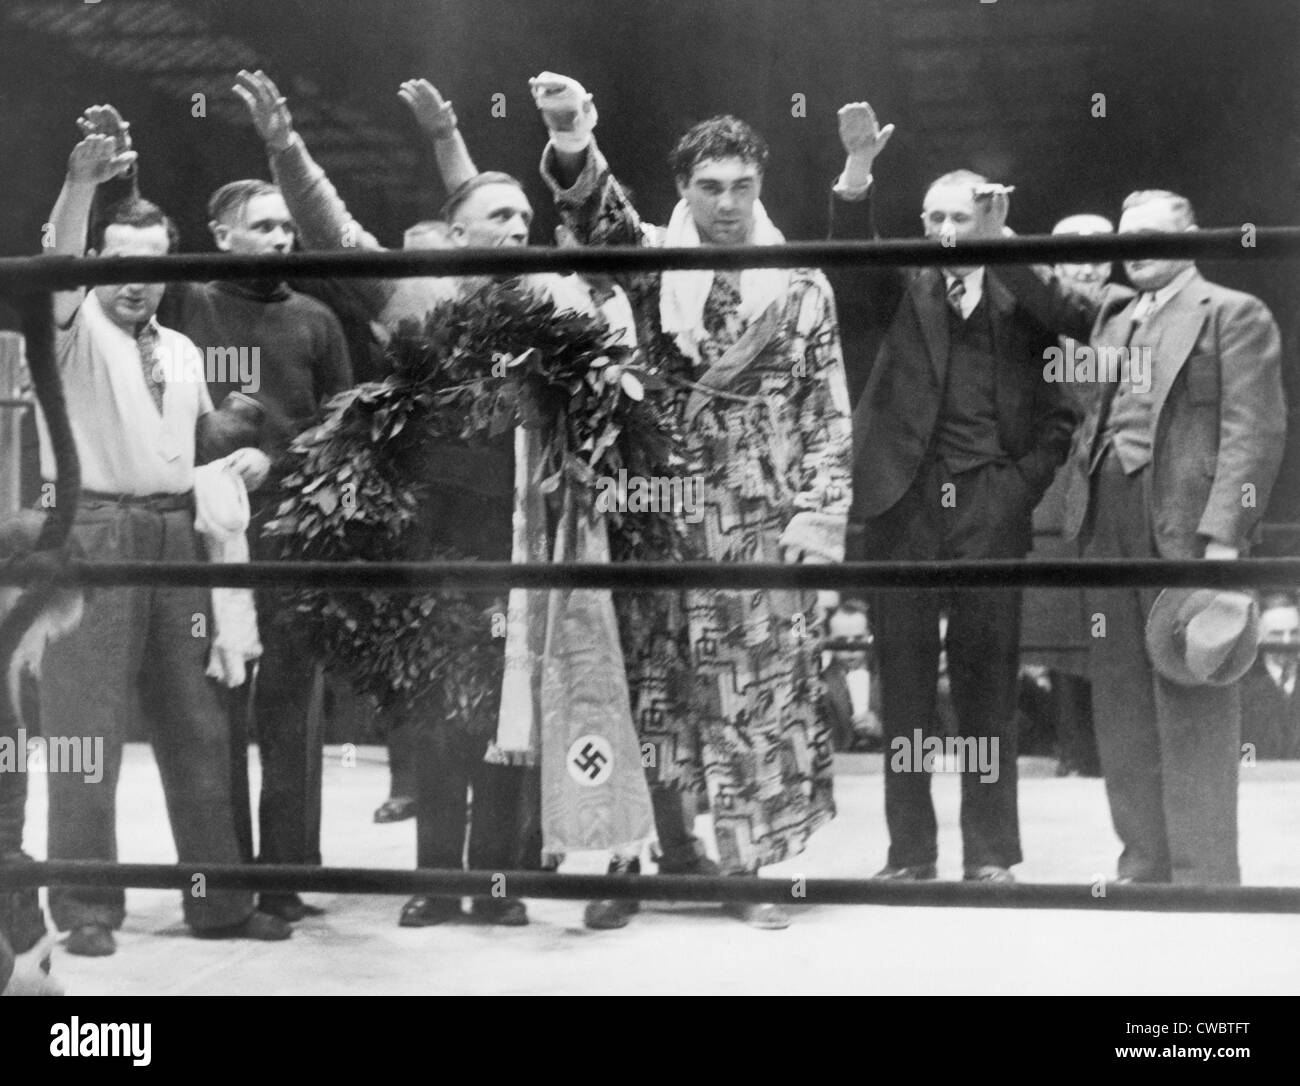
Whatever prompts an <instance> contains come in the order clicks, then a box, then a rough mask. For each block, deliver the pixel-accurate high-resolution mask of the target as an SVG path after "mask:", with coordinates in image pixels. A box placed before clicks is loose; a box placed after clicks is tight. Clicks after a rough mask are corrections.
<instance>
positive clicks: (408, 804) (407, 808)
mask: <svg viewBox="0 0 1300 1086" xmlns="http://www.w3.org/2000/svg"><path fill="white" fill-rule="evenodd" d="M414 817H415V800H413V799H412V798H411V797H410V796H390V797H389V798H388V799H386V800H384V802H383V803H381V804H380V805H379V806H378V807H377V808H375V821H376V822H405V821H406V820H407V819H408V818H414Z"/></svg>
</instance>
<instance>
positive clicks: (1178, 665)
mask: <svg viewBox="0 0 1300 1086" xmlns="http://www.w3.org/2000/svg"><path fill="white" fill-rule="evenodd" d="M1147 651H1148V652H1150V654H1151V662H1152V664H1153V665H1154V666H1155V669H1156V670H1157V671H1158V672H1160V674H1161V675H1163V676H1164V677H1165V678H1166V679H1168V680H1169V681H1170V682H1174V683H1178V684H1179V685H1180V686H1228V685H1229V684H1231V683H1234V682H1236V681H1237V680H1238V679H1240V678H1241V677H1242V676H1243V675H1244V674H1246V672H1247V671H1249V670H1250V665H1251V664H1253V663H1254V662H1255V654H1256V653H1257V652H1258V651H1259V602H1258V600H1256V599H1255V597H1254V596H1253V595H1251V594H1250V593H1249V592H1227V591H1219V590H1217V589H1213V588H1166V589H1165V590H1164V591H1163V592H1161V593H1160V595H1159V596H1158V597H1157V598H1156V602H1155V604H1154V606H1152V608H1151V614H1150V615H1149V616H1148V617H1147Z"/></svg>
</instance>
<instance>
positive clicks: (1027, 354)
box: [831, 198, 1078, 560]
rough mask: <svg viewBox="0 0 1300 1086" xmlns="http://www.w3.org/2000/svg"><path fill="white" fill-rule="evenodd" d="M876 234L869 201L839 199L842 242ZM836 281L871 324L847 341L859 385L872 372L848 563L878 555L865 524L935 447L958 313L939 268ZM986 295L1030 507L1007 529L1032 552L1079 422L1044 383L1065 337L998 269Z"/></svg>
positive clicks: (1002, 417) (861, 404)
mask: <svg viewBox="0 0 1300 1086" xmlns="http://www.w3.org/2000/svg"><path fill="white" fill-rule="evenodd" d="M875 236H876V230H875V226H874V223H873V221H872V213H871V201H870V199H869V198H868V199H866V200H862V201H856V202H854V201H848V200H842V199H839V198H833V199H832V203H831V237H832V238H834V239H837V240H850V239H858V240H862V239H870V238H873V237H875ZM831 281H832V285H833V286H834V289H835V292H836V299H837V305H839V306H842V307H843V306H847V305H850V304H852V305H854V306H856V307H857V310H856V311H857V313H858V319H859V322H860V323H859V324H858V325H857V326H856V327H854V329H853V334H854V342H853V343H850V341H849V339H848V337H847V336H846V337H845V340H844V350H845V362H846V367H847V368H848V369H849V372H850V373H851V374H853V375H854V376H855V377H856V378H857V380H861V374H862V372H863V370H864V369H869V373H868V376H867V377H866V382H865V388H864V390H863V392H862V395H861V399H860V400H859V401H858V403H857V406H856V407H855V409H854V415H853V445H854V448H853V464H854V471H853V505H852V508H851V509H850V511H849V529H848V538H847V541H846V554H845V557H846V559H849V560H852V559H861V558H865V557H868V556H867V555H866V554H864V553H863V548H862V539H861V534H862V525H863V523H864V522H865V521H867V520H869V519H871V518H873V517H878V516H880V515H881V514H883V513H885V512H887V511H888V510H889V509H890V508H892V507H893V506H894V505H895V504H896V503H897V502H898V500H899V499H900V498H901V497H902V496H903V495H904V494H905V493H906V492H907V489H908V487H910V486H911V484H912V481H913V480H914V479H915V478H916V475H917V472H918V470H919V469H920V467H921V463H922V460H923V458H924V456H925V453H926V450H927V449H928V448H929V446H930V440H931V436H932V435H933V433H934V428H935V424H936V422H937V420H938V416H939V409H940V406H941V404H942V399H943V390H944V382H945V380H946V379H947V373H946V370H947V364H948V309H947V302H946V300H945V296H944V281H943V274H942V273H941V272H940V271H939V269H937V268H922V269H920V270H902V269H889V270H888V271H887V272H882V271H881V270H879V269H871V268H866V269H850V270H848V271H844V272H837V273H836V274H835V275H834V276H833V277H832V280H831ZM984 292H985V298H986V301H987V303H988V304H989V306H990V309H991V312H990V316H991V320H992V326H993V344H994V353H995V355H996V358H997V370H996V374H995V379H996V384H997V414H998V435H999V438H1000V441H1001V444H1002V447H1003V449H1005V450H1006V452H1007V454H1008V455H1009V457H1010V458H1011V460H1013V461H1014V462H1015V464H1016V466H1017V468H1018V469H1019V471H1020V473H1021V476H1022V477H1023V479H1024V482H1025V487H1024V488H1023V490H1022V491H1021V497H1020V499H1019V500H1020V502H1021V505H1022V508H1019V509H1016V510H1013V511H1010V512H1011V515H1010V516H1009V517H1008V518H1007V519H1006V522H1007V523H1019V524H1021V525H1022V526H1023V536H1024V547H1025V549H1026V550H1027V549H1028V546H1029V538H1030V528H1029V520H1030V515H1031V513H1032V511H1033V508H1034V506H1035V505H1036V504H1037V502H1038V499H1039V498H1041V497H1042V495H1043V493H1044V491H1046V490H1047V487H1048V486H1049V485H1050V483H1051V481H1052V477H1053V475H1054V474H1055V472H1056V469H1057V466H1058V465H1059V464H1060V463H1061V461H1062V460H1064V458H1065V455H1066V452H1067V451H1068V449H1069V447H1070V435H1071V433H1072V431H1073V429H1074V427H1075V424H1076V423H1077V421H1078V415H1077V413H1076V411H1075V410H1074V408H1073V407H1072V406H1071V405H1070V403H1069V401H1068V399H1067V398H1066V396H1065V394H1064V391H1063V389H1062V387H1061V385H1059V384H1053V383H1050V382H1047V381H1045V380H1043V367H1044V365H1045V362H1044V352H1045V351H1046V350H1047V349H1048V348H1049V347H1052V346H1055V344H1056V337H1055V333H1054V332H1052V331H1050V330H1049V329H1048V328H1047V327H1046V326H1045V325H1043V324H1042V323H1041V322H1040V321H1039V320H1038V319H1037V318H1035V317H1034V316H1033V315H1031V314H1030V313H1029V312H1028V311H1027V310H1025V309H1024V308H1023V307H1022V306H1021V305H1020V304H1019V303H1018V302H1017V300H1016V298H1015V296H1014V295H1013V294H1012V293H1011V291H1009V290H1008V289H1007V288H1006V286H1004V285H1003V283H1002V281H1001V277H1000V270H999V269H996V268H992V267H990V268H987V269H985V277H984ZM868 358H869V359H870V362H869V365H868V362H867V359H868Z"/></svg>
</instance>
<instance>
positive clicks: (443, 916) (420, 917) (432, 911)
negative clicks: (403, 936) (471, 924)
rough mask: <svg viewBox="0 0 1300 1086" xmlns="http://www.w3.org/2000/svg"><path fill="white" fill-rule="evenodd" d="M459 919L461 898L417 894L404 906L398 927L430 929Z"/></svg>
mask: <svg viewBox="0 0 1300 1086" xmlns="http://www.w3.org/2000/svg"><path fill="white" fill-rule="evenodd" d="M459 918H460V898H458V897H426V896H425V895H424V894H417V895H416V896H415V897H413V898H411V900H410V901H408V902H407V903H406V904H405V905H403V906H402V916H401V918H400V919H399V920H398V921H397V925H398V927H402V928H428V927H432V926H433V925H434V924H445V923H446V922H447V921H448V920H457V919H459Z"/></svg>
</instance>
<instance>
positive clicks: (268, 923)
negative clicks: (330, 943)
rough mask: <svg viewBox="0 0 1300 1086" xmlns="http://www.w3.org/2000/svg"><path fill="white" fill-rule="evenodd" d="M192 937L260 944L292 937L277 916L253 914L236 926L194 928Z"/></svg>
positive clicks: (289, 928) (291, 933)
mask: <svg viewBox="0 0 1300 1086" xmlns="http://www.w3.org/2000/svg"><path fill="white" fill-rule="evenodd" d="M194 935H195V938H198V939H256V940H257V941H258V942H262V943H278V942H279V941H280V940H281V939H288V938H289V937H290V936H291V935H293V928H291V927H289V925H288V924H287V923H286V922H285V921H283V920H281V919H280V918H279V917H278V916H271V915H269V914H268V913H259V912H254V913H251V914H250V915H249V917H248V919H247V920H241V921H240V922H239V923H238V924H226V925H224V926H223V927H220V928H195V929H194Z"/></svg>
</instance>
